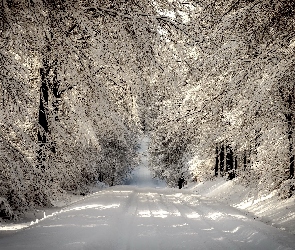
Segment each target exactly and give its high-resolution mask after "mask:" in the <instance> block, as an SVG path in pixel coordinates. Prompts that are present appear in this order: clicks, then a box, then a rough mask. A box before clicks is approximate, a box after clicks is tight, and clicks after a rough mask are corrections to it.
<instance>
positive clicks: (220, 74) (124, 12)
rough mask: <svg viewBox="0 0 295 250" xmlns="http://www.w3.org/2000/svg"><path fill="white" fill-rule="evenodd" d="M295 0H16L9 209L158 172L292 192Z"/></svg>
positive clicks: (4, 165)
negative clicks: (144, 139) (144, 152)
mask: <svg viewBox="0 0 295 250" xmlns="http://www.w3.org/2000/svg"><path fill="white" fill-rule="evenodd" d="M294 14H295V4H294V3H293V1H290V0H284V1H278V0H277V1H274V0H267V1H255V0H247V1H246V0H238V1H237V0H233V1H222V0H219V1H213V0H201V1H183V0H165V1H164V0H156V1H139V0H132V1H127V0H125V1H124V0H123V1H109V0H101V1H96V0H64V1H61V0H59V1H52V0H31V1H25V0H18V1H16V0H4V1H2V2H1V4H0V65H1V70H0V75H1V78H0V93H1V94H0V105H1V109H0V150H1V155H0V169H1V171H0V201H1V203H0V204H1V205H0V209H1V211H0V212H1V214H2V216H6V217H12V216H14V215H17V214H18V213H20V212H23V211H24V210H26V209H31V208H34V207H38V206H50V205H52V204H53V203H54V201H55V200H58V199H60V198H61V197H62V195H63V194H64V193H65V192H74V193H78V194H85V193H87V187H88V185H89V184H91V183H94V182H97V181H102V182H105V183H106V184H108V185H116V184H120V183H123V182H124V180H125V178H126V177H127V176H128V175H129V174H130V172H131V171H132V169H133V168H134V166H136V164H137V161H138V159H137V153H136V150H137V146H138V145H137V144H138V138H139V137H140V136H141V135H142V133H148V134H149V135H150V137H151V144H150V148H149V150H150V153H151V166H150V168H151V169H152V170H153V171H154V173H155V175H156V176H157V177H159V178H161V179H164V180H166V181H167V183H168V184H169V185H170V186H176V185H177V180H178V178H179V177H180V175H182V174H183V175H184V176H185V177H186V178H187V179H191V180H194V181H196V180H197V181H202V180H207V179H211V178H214V177H216V176H224V177H225V178H228V179H233V178H236V177H237V178H238V179H239V181H240V182H241V183H244V184H247V185H253V186H255V187H257V192H270V191H272V190H275V189H278V190H279V193H280V195H281V197H283V198H287V197H290V196H291V195H292V194H293V193H294V143H293V141H294V140H293V137H294V135H293V131H294V124H295V123H294V119H295V118H294V108H295V101H294V73H293V72H294V47H295V40H294V39H295V38H294V27H295V26H294V20H295V19H294Z"/></svg>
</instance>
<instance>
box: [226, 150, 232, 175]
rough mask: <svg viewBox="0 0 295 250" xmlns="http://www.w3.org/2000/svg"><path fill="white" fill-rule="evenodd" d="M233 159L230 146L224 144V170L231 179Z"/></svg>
mask: <svg viewBox="0 0 295 250" xmlns="http://www.w3.org/2000/svg"><path fill="white" fill-rule="evenodd" d="M233 169H234V159H233V151H232V149H231V147H230V146H226V172H227V173H228V179H229V180H232V179H233V178H234V174H233Z"/></svg>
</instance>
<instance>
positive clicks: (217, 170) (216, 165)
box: [215, 144, 219, 177]
mask: <svg viewBox="0 0 295 250" xmlns="http://www.w3.org/2000/svg"><path fill="white" fill-rule="evenodd" d="M218 174H219V146H218V144H217V145H216V151H215V176H216V177H217V176H218Z"/></svg>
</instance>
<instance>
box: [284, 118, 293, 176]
mask: <svg viewBox="0 0 295 250" xmlns="http://www.w3.org/2000/svg"><path fill="white" fill-rule="evenodd" d="M285 116H286V119H287V123H288V141H289V164H290V166H289V172H290V175H289V178H290V179H293V178H294V153H293V126H292V125H293V124H292V120H293V114H286V115H285Z"/></svg>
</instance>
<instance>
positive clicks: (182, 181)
mask: <svg viewBox="0 0 295 250" xmlns="http://www.w3.org/2000/svg"><path fill="white" fill-rule="evenodd" d="M183 184H184V178H183V177H182V176H181V177H180V178H179V180H178V187H179V189H181V188H182V187H183Z"/></svg>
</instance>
